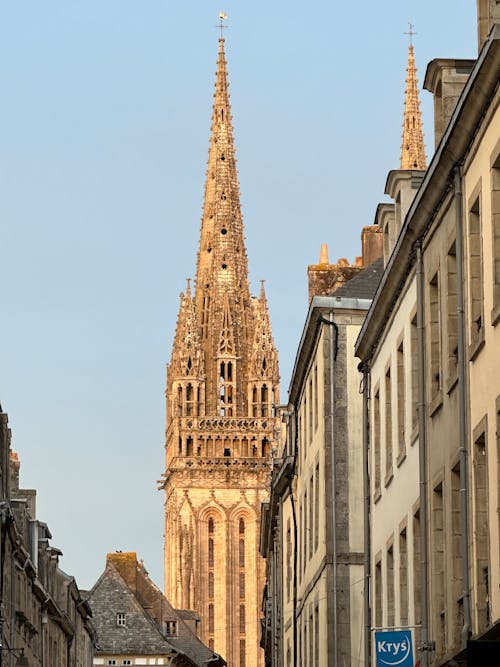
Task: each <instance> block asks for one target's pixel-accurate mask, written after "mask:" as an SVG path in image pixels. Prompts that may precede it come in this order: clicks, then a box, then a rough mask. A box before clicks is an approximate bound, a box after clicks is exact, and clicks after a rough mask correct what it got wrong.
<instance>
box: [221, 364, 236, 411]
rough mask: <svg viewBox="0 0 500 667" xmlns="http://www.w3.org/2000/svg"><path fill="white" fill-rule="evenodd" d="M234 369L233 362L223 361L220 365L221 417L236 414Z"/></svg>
mask: <svg viewBox="0 0 500 667" xmlns="http://www.w3.org/2000/svg"><path fill="white" fill-rule="evenodd" d="M233 374H234V368H233V362H232V361H221V362H220V365H219V390H220V416H221V417H232V416H233V414H234V380H233Z"/></svg>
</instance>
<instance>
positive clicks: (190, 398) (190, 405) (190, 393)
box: [186, 382, 194, 417]
mask: <svg viewBox="0 0 500 667" xmlns="http://www.w3.org/2000/svg"><path fill="white" fill-rule="evenodd" d="M193 414H194V387H193V385H192V384H191V382H190V383H189V384H188V385H187V387H186V416H188V417H191V416H192V415H193Z"/></svg>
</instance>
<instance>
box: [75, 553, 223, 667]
mask: <svg viewBox="0 0 500 667" xmlns="http://www.w3.org/2000/svg"><path fill="white" fill-rule="evenodd" d="M136 585H137V590H136V594H134V592H133V591H132V590H131V589H130V587H129V586H128V585H127V583H126V581H125V580H124V579H123V577H122V576H121V574H120V572H119V571H118V570H117V569H116V568H115V567H114V565H112V564H109V563H108V564H107V566H106V569H105V571H104V573H103V574H102V575H101V577H100V578H99V580H98V581H97V583H96V584H95V586H94V587H93V588H92V590H91V591H90V593H89V598H88V602H89V604H90V606H91V609H92V615H93V621H94V624H95V626H96V630H97V644H98V653H101V654H102V653H108V654H109V653H111V654H127V653H129V654H135V655H137V654H139V655H141V654H143V655H153V654H155V653H157V654H160V655H164V654H168V653H172V652H179V653H181V654H182V655H184V657H185V659H186V661H187V662H190V663H191V664H192V665H193V666H195V667H202V666H204V665H207V664H208V663H209V662H210V664H211V665H213V666H214V667H217V665H225V664H226V663H225V661H224V660H223V659H222V658H221V657H220V656H218V655H217V654H216V653H214V652H213V651H211V650H210V649H209V648H208V647H207V646H206V645H205V644H204V643H203V642H202V641H201V640H200V639H199V638H198V637H197V636H196V634H195V633H194V632H193V631H192V630H191V629H190V628H189V627H188V625H187V624H186V623H185V622H184V621H183V620H182V616H181V614H180V613H179V612H178V611H177V610H175V609H174V608H173V607H172V605H171V604H170V602H169V601H168V600H167V599H166V598H165V596H164V595H163V594H162V593H161V591H160V590H159V588H158V587H157V586H156V585H155V584H154V583H153V582H152V581H151V579H150V578H149V577H148V575H147V572H146V570H145V569H144V568H143V566H142V565H139V564H137V583H136ZM118 613H125V614H127V624H126V627H119V626H117V624H116V617H117V614H118ZM188 616H189V614H188ZM173 620H175V621H177V628H178V636H177V637H168V639H167V638H166V637H165V635H164V634H163V627H162V625H163V622H165V621H173ZM183 664H184V663H183Z"/></svg>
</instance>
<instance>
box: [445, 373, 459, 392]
mask: <svg viewBox="0 0 500 667" xmlns="http://www.w3.org/2000/svg"><path fill="white" fill-rule="evenodd" d="M457 384H458V373H457V371H455V372H454V373H453V375H451V376H450V377H449V378H448V380H447V382H446V393H447V394H448V396H449V395H450V394H451V392H452V391H453V390H454V389H455V387H456V386H457Z"/></svg>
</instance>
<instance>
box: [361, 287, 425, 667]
mask: <svg viewBox="0 0 500 667" xmlns="http://www.w3.org/2000/svg"><path fill="white" fill-rule="evenodd" d="M415 303H416V286H415V278H414V277H412V278H411V280H410V282H409V284H408V285H407V287H406V290H405V293H404V295H403V297H402V299H401V301H400V303H399V304H398V307H397V308H395V309H394V311H393V315H392V317H391V320H390V324H389V326H388V328H387V329H386V331H385V335H384V336H383V338H382V340H381V342H380V344H379V346H378V347H377V350H376V354H375V356H374V359H373V366H372V372H371V393H370V395H371V399H372V400H371V406H370V407H371V414H370V424H371V433H370V443H371V448H370V470H371V474H370V479H371V494H370V495H371V501H372V508H371V555H372V559H371V571H372V590H371V593H372V597H371V599H372V625H373V626H374V627H387V626H398V625H403V624H404V625H409V624H411V625H414V624H416V623H418V622H419V621H420V619H419V618H416V617H415V613H414V604H413V599H414V585H413V582H414V551H415V549H414V547H416V541H415V540H414V535H413V514H414V511H415V510H416V509H417V508H418V498H419V478H418V440H416V439H415V437H416V430H415V425H414V424H415V423H414V416H413V414H412V395H413V394H412V391H413V389H412V379H413V381H414V380H415V375H414V363H416V358H415V357H414V355H413V350H412V340H413V341H414V331H412V319H413V317H414V313H415ZM414 344H415V343H414V342H413V345H414ZM401 348H402V350H403V366H402V367H403V372H404V373H401V376H402V375H403V374H404V381H403V387H404V390H403V392H404V393H403V392H402V390H401V386H400V380H399V377H400V373H399V371H400V370H401V363H400V359H398V356H399V355H401V352H400V350H401ZM398 362H399V365H398ZM389 371H390V409H388V407H387V400H388V398H389V396H388V393H389V392H388V382H389V380H388V377H387V376H388V372H389ZM398 398H399V400H400V401H401V400H404V409H403V411H402V412H401V411H400V410H398ZM376 412H378V416H377V415H376V414H375V413H376ZM401 418H402V419H403V428H402V429H400V428H399V420H400V419H401ZM401 435H402V439H401ZM389 438H390V441H389ZM388 444H389V446H388ZM376 469H378V470H380V473H376ZM377 478H379V479H380V483H378V484H377V485H376V483H375V482H376V480H377ZM405 529H406V553H405V550H404V549H402V548H401V546H402V543H401V540H400V535H401V533H402V531H404V530H405ZM403 534H404V533H403ZM417 539H418V536H417ZM391 549H392V568H391V563H390V562H389V558H390V555H391ZM405 563H406V578H405V577H404V573H405V567H404V564H405ZM401 564H403V567H401ZM377 572H378V574H376V573H377ZM390 579H392V581H390ZM405 585H406V591H407V596H408V597H407V599H408V603H407V604H408V611H407V612H406V613H405V605H404V604H402V602H403V603H404V590H405ZM417 586H418V587H419V586H420V582H419V581H418V583H417ZM402 592H403V595H402ZM373 664H375V663H373Z"/></svg>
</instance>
